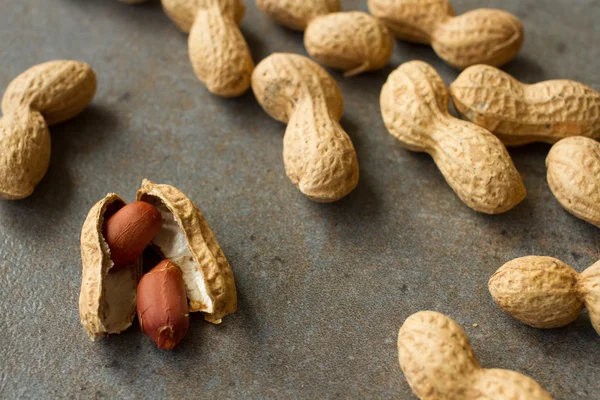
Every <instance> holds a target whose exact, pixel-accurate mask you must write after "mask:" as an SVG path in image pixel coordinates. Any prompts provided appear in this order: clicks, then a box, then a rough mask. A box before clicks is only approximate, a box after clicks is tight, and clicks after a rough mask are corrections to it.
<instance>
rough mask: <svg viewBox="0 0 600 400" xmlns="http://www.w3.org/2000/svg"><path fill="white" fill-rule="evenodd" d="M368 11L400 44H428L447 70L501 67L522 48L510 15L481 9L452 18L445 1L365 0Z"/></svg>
mask: <svg viewBox="0 0 600 400" xmlns="http://www.w3.org/2000/svg"><path fill="white" fill-rule="evenodd" d="M368 4H369V11H370V12H371V14H373V15H375V16H376V17H377V18H379V19H381V20H382V21H383V22H384V23H385V24H386V25H387V26H388V28H389V29H390V30H391V31H392V33H393V34H394V35H395V36H396V37H397V38H398V39H400V40H406V41H408V42H415V43H422V44H428V45H431V46H432V47H433V50H434V51H435V52H436V53H437V55H438V56H439V57H440V58H442V59H443V60H444V61H446V62H447V63H448V64H450V65H451V66H453V67H455V68H458V69H464V68H466V67H468V66H471V65H475V64H489V65H494V66H501V65H504V64H506V63H507V62H509V61H510V60H512V59H513V58H514V57H515V56H516V55H517V53H518V52H519V50H520V49H521V46H522V45H523V37H524V36H523V25H522V24H521V21H519V19H518V18H517V17H515V16H514V15H512V14H510V13H508V12H506V11H502V10H495V9H489V8H481V9H477V10H472V11H469V12H466V13H464V14H462V15H459V16H455V13H454V9H453V8H452V6H451V5H450V3H449V2H448V0H369V1H368Z"/></svg>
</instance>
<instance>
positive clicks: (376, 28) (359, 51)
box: [304, 11, 393, 77]
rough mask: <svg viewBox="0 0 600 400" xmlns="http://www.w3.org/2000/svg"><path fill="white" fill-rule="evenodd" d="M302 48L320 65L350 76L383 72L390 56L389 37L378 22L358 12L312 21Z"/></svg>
mask: <svg viewBox="0 0 600 400" xmlns="http://www.w3.org/2000/svg"><path fill="white" fill-rule="evenodd" d="M304 47H306V50H307V51H308V54H310V56H311V57H312V58H314V59H315V60H317V61H318V62H319V63H321V64H323V65H325V66H327V67H330V68H334V69H339V70H342V71H344V76H347V77H348V76H353V75H357V74H360V73H362V72H365V71H371V70H375V69H379V68H383V67H384V66H385V65H386V64H387V62H388V60H389V59H390V57H391V56H392V48H393V43H392V35H391V33H390V32H389V31H388V29H387V28H386V26H385V25H384V24H383V23H382V22H380V21H379V20H378V19H377V18H374V17H373V16H371V15H369V14H367V13H364V12H359V11H349V12H336V13H331V14H326V15H322V16H318V17H315V18H314V19H313V20H312V21H310V23H309V24H308V26H307V28H306V31H305V32H304Z"/></svg>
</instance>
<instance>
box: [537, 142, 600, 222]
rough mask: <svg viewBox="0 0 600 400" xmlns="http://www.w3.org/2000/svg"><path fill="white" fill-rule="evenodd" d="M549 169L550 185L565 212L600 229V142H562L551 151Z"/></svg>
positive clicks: (547, 160)
mask: <svg viewBox="0 0 600 400" xmlns="http://www.w3.org/2000/svg"><path fill="white" fill-rule="evenodd" d="M546 167H547V168H548V173H547V179H548V186H550V190H552V193H553V194H554V197H556V199H557V200H558V201H559V202H560V204H561V205H562V206H563V207H564V208H565V210H567V211H568V212H570V213H571V214H573V215H574V216H576V217H577V218H581V219H583V220H584V221H587V222H589V223H590V224H593V225H596V226H597V227H599V228H600V143H599V142H597V141H595V140H593V139H590V138H587V137H582V136H573V137H569V138H566V139H562V140H560V141H558V142H557V143H556V144H555V145H554V146H552V148H551V149H550V152H549V153H548V157H546Z"/></svg>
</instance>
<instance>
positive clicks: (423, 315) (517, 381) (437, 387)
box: [398, 311, 552, 400]
mask: <svg viewBox="0 0 600 400" xmlns="http://www.w3.org/2000/svg"><path fill="white" fill-rule="evenodd" d="M398 359H399V361H400V368H401V369H402V372H403V373H404V376H405V377H406V380H407V381H408V384H409V385H410V387H411V389H412V390H413V392H414V393H415V394H416V395H417V397H419V399H422V400H441V399H445V400H483V399H485V400H551V399H552V397H551V396H550V394H549V393H548V392H547V391H546V390H544V388H542V387H541V386H540V385H539V384H538V383H537V382H536V381H534V380H533V379H531V378H529V377H528V376H525V375H522V374H520V373H518V372H515V371H509V370H504V369H495V368H494V369H487V368H482V367H481V366H480V364H479V361H478V360H477V357H476V356H475V352H474V351H473V347H472V346H471V343H470V342H469V338H468V337H467V335H466V334H465V332H464V331H463V330H462V328H461V327H460V326H459V325H458V324H457V323H456V322H454V321H453V320H452V319H451V318H449V317H447V316H445V315H443V314H441V313H439V312H435V311H420V312H418V313H416V314H413V315H411V316H410V317H408V318H407V319H406V321H404V324H403V325H402V327H401V328H400V332H399V333H398Z"/></svg>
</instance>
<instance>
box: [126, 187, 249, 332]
mask: <svg viewBox="0 0 600 400" xmlns="http://www.w3.org/2000/svg"><path fill="white" fill-rule="evenodd" d="M137 200H138V201H145V202H147V203H150V204H152V205H153V206H155V207H156V208H157V209H158V211H160V213H161V216H162V221H163V226H162V228H161V230H160V231H159V232H158V234H157V235H156V236H155V238H154V240H153V241H152V244H153V246H154V248H155V249H156V250H158V251H159V252H160V253H161V254H162V255H163V257H164V258H165V259H169V260H171V261H173V262H174V263H175V264H177V266H179V268H180V269H181V271H182V272H183V280H184V282H185V287H186V291H187V297H188V300H189V310H190V312H202V313H204V319H206V320H207V321H208V322H211V323H214V324H219V323H221V320H222V318H223V317H224V316H226V315H227V314H231V313H233V312H234V311H235V309H236V307H237V295H236V289H235V281H234V278H233V272H232V271H231V268H230V266H229V262H228V261H227V259H226V258H225V255H224V254H223V250H221V247H220V246H219V243H218V242H217V239H216V238H215V236H214V234H213V232H212V230H211V229H210V227H209V226H208V223H207V222H206V220H205V219H204V215H202V212H201V211H200V209H199V208H198V207H196V205H195V204H194V203H193V202H192V201H191V200H190V199H188V198H187V197H186V196H185V195H184V194H183V193H182V192H181V191H179V190H178V189H176V188H175V187H173V186H170V185H160V184H154V183H152V182H150V181H148V180H144V181H143V182H142V187H141V189H140V190H138V192H137Z"/></svg>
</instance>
